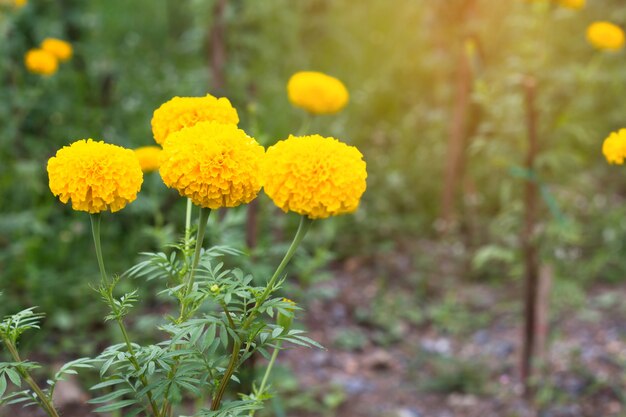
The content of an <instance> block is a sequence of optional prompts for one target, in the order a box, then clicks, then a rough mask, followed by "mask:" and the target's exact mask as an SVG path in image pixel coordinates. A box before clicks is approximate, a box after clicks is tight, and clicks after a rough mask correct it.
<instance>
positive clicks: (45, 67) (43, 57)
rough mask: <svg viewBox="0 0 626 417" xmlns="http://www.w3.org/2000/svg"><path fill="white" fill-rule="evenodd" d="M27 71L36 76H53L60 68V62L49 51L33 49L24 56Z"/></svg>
mask: <svg viewBox="0 0 626 417" xmlns="http://www.w3.org/2000/svg"><path fill="white" fill-rule="evenodd" d="M24 64H25V65H26V69H28V71H30V72H32V73H34V74H40V75H52V74H54V73H55V72H57V69H58V68H59V61H58V60H57V58H56V57H55V56H54V55H52V54H51V53H50V52H48V51H44V50H43V49H31V50H29V51H28V52H26V55H25V56H24Z"/></svg>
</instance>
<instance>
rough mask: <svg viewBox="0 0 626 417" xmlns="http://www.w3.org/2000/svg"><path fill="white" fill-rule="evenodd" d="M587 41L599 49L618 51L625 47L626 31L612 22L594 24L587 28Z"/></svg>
mask: <svg viewBox="0 0 626 417" xmlns="http://www.w3.org/2000/svg"><path fill="white" fill-rule="evenodd" d="M587 40H588V41H589V43H590V44H592V45H593V46H595V47H596V48H598V49H604V50H607V51H618V50H620V49H622V47H623V46H624V31H623V30H622V28H620V27H619V26H617V25H615V24H613V23H610V22H594V23H592V24H591V25H589V27H588V28H587Z"/></svg>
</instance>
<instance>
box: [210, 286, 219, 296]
mask: <svg viewBox="0 0 626 417" xmlns="http://www.w3.org/2000/svg"><path fill="white" fill-rule="evenodd" d="M209 289H210V290H211V292H212V293H214V294H216V293H218V292H220V286H219V285H217V284H213V285H211V288H209Z"/></svg>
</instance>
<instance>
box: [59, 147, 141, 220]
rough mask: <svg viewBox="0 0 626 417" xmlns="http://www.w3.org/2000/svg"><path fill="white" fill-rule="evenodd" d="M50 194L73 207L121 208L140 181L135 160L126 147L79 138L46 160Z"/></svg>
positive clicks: (94, 210) (134, 195) (90, 209)
mask: <svg viewBox="0 0 626 417" xmlns="http://www.w3.org/2000/svg"><path fill="white" fill-rule="evenodd" d="M48 177H49V183H50V190H51V191H52V194H54V195H55V196H58V197H59V199H60V200H61V201H62V202H63V203H67V202H68V201H69V200H70V199H71V200H72V208H73V209H74V210H80V211H87V212H89V213H99V212H101V211H105V210H111V211H112V212H115V211H118V210H121V209H122V208H124V206H126V204H128V203H130V202H131V201H133V200H135V198H137V193H138V192H139V189H140V188H141V183H142V182H143V174H142V172H141V167H140V166H139V160H138V159H137V157H136V156H135V153H134V152H133V151H132V150H130V149H125V148H122V147H121V146H116V145H111V144H108V143H104V142H96V141H94V140H93V139H87V140H85V139H81V140H79V141H76V142H74V143H72V144H71V145H69V146H64V147H63V148H61V149H59V150H58V151H57V153H56V156H53V157H52V158H50V159H49V160H48Z"/></svg>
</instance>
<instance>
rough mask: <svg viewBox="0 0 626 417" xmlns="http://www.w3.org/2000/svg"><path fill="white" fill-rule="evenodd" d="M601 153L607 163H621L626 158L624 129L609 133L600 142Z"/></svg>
mask: <svg viewBox="0 0 626 417" xmlns="http://www.w3.org/2000/svg"><path fill="white" fill-rule="evenodd" d="M602 153H603V154H604V157H605V158H606V160H607V162H608V163H610V164H618V165H622V164H623V163H624V158H626V129H620V130H619V131H617V132H613V133H611V134H610V135H609V137H608V138H606V139H605V140H604V143H603V144H602Z"/></svg>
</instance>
